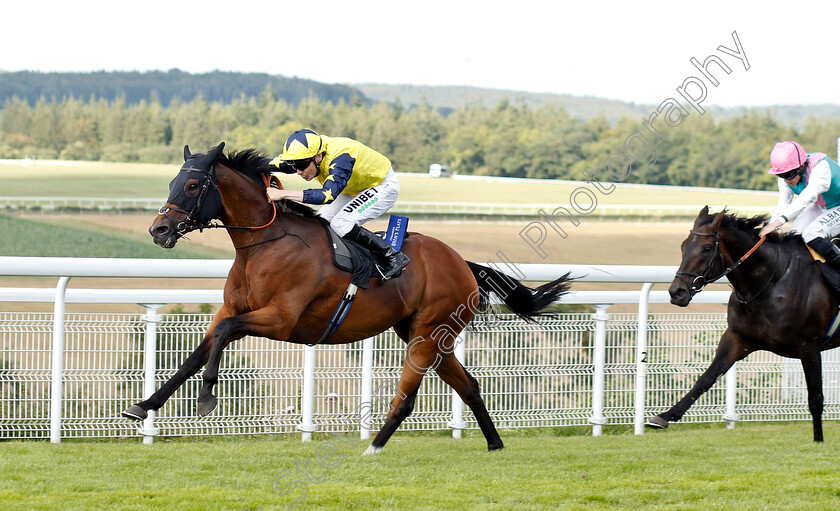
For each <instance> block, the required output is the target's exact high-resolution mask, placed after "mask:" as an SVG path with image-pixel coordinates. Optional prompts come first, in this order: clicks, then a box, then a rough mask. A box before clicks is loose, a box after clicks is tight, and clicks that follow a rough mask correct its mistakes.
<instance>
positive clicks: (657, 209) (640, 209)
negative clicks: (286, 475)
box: [0, 197, 769, 218]
mask: <svg viewBox="0 0 840 511" xmlns="http://www.w3.org/2000/svg"><path fill="white" fill-rule="evenodd" d="M164 202H166V200H165V198H163V197H161V198H157V199H154V198H147V199H142V198H141V199H137V198H125V199H120V198H103V197H0V210H4V209H5V210H8V211H17V210H40V211H47V212H49V211H56V210H67V209H71V210H80V211H113V210H116V211H121V210H142V211H157V210H158V209H159V208H160V207H161V206H162V205H163V203H164ZM724 207H726V208H727V209H728V210H729V211H737V212H738V213H739V214H741V215H744V216H751V215H758V214H763V213H767V212H768V210H769V207H768V206H732V205H729V206H724V205H720V206H710V208H711V209H712V210H713V211H717V210H722V209H723V208H724ZM557 208H566V210H568V211H570V212H574V211H575V208H574V207H572V206H571V205H570V204H533V203H529V204H510V203H504V204H496V203H481V202H437V201H434V202H431V201H397V203H396V205H395V206H394V207H393V208H392V212H393V213H394V214H404V215H408V214H411V215H446V216H458V217H507V216H513V217H539V216H540V215H543V216H545V215H548V216H550V215H551V214H552V212H553V211H554V210H555V209H557ZM699 210H700V208H699V207H698V206H696V205H685V204H673V205H656V204H647V205H644V204H599V205H598V207H597V208H596V209H595V210H594V211H592V212H591V213H589V214H588V215H587V216H589V217H608V218H623V217H627V216H633V217H651V216H652V217H663V216H664V217H691V218H693V217H695V216H697V212H698V211H699ZM540 211H543V213H540ZM573 214H574V213H573Z"/></svg>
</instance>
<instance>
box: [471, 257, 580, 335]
mask: <svg viewBox="0 0 840 511" xmlns="http://www.w3.org/2000/svg"><path fill="white" fill-rule="evenodd" d="M467 265H468V266H469V267H470V270H471V271H472V273H473V275H474V276H475V280H476V281H477V282H478V288H479V290H480V291H481V296H480V304H484V303H486V301H487V297H488V295H489V294H490V293H495V294H496V295H498V296H499V298H501V299H502V301H504V302H505V305H507V306H508V307H509V308H510V310H511V311H512V312H513V313H514V314H516V315H517V316H519V317H520V318H522V319H524V320H525V321H529V322H534V321H535V318H536V317H538V316H546V315H550V314H551V313H549V312H544V311H543V309H545V308H546V307H548V306H549V305H551V304H552V303H554V302H556V301H557V300H559V299H560V297H561V296H563V295H564V294H566V293H568V292H569V287H570V286H571V281H573V280H574V279H573V278H571V277H569V274H570V273H571V272H569V273H566V274H565V275H563V276H562V277H560V278H558V279H556V280H553V281H551V282H549V283H547V284H543V285H541V286H540V287H538V288H536V289H532V288H530V287H528V286H526V285H524V284H522V283H521V282H519V281H518V280H516V279H514V278H512V277H509V276H507V275H505V274H504V273H501V272H498V271H496V270H494V269H493V268H490V267H488V266H483V265H480V264H476V263H473V262H470V261H467Z"/></svg>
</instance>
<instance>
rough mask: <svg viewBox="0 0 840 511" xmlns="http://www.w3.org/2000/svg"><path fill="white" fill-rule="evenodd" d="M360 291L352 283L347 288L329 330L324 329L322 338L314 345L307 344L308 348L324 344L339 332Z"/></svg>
mask: <svg viewBox="0 0 840 511" xmlns="http://www.w3.org/2000/svg"><path fill="white" fill-rule="evenodd" d="M358 289H359V288H358V286H356V284H353V283H352V282H351V283H350V285H349V286H347V290H346V291H345V292H344V295H343V296H342V297H341V302H339V303H338V307H336V309H335V312H334V313H333V315H332V318H330V322H329V324H328V325H327V328H325V329H324V332H323V333H322V334H321V337H320V338H319V339H318V340H317V341H315V343H314V344H307V346H316V345H318V344H321V343H322V342H326V341H327V339H329V338H330V337H332V336H333V334H334V333H335V331H336V330H338V327H339V326H341V322H342V321H344V318H345V317H347V313H348V312H350V307H352V306H353V300H355V299H356V290H358Z"/></svg>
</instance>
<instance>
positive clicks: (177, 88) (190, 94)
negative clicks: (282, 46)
mask: <svg viewBox="0 0 840 511" xmlns="http://www.w3.org/2000/svg"><path fill="white" fill-rule="evenodd" d="M269 88H270V89H271V90H272V91H273V92H274V94H276V96H277V97H281V98H283V99H285V100H286V101H288V102H289V103H293V104H298V103H300V101H301V100H303V99H305V98H306V97H308V96H309V95H310V94H312V95H314V96H316V97H317V98H319V99H321V100H325V101H327V100H328V101H332V102H337V101H339V100H340V99H343V100H345V101H354V100H357V99H360V98H359V96H360V95H361V93H360V92H359V91H358V90H357V89H354V88H353V87H350V86H348V85H340V84H325V83H320V82H315V81H312V80H305V79H303V78H287V77H285V76H277V75H268V74H264V73H232V72H226V71H213V72H210V73H203V74H190V73H186V72H184V71H180V70H178V69H171V70H169V71H146V72H142V73H141V72H139V71H108V72H106V71H97V72H93V73H39V72H33V71H17V72H0V104H2V103H3V102H5V100H6V99H8V98H10V97H12V96H17V97H18V98H21V99H25V100H26V101H27V102H28V103H29V104H30V105H31V104H34V103H35V102H36V101H37V100H38V98H40V97H41V96H43V97H45V98H46V99H47V100H50V99H52V98H55V99H56V100H57V101H61V100H62V99H63V98H66V97H71V96H72V97H75V98H77V99H81V100H84V101H87V100H89V99H90V98H91V97H93V98H96V99H100V98H103V99H106V100H108V101H112V100H114V99H117V98H119V97H124V98H125V101H126V103H128V104H136V103H139V102H140V101H142V100H145V101H147V102H148V101H149V100H150V99H151V98H156V99H157V100H158V101H159V102H160V104H161V105H163V106H168V105H169V103H170V102H171V101H172V100H173V99H175V98H178V99H180V100H183V101H192V100H193V99H195V98H196V97H197V96H198V95H199V94H201V95H203V97H204V99H205V100H206V101H208V102H222V103H230V102H231V101H232V100H234V99H236V98H239V97H240V96H242V95H244V96H246V97H258V96H260V95H261V94H263V93H265V92H266V90H267V89H269ZM361 99H364V98H361Z"/></svg>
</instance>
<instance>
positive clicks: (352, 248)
mask: <svg viewBox="0 0 840 511" xmlns="http://www.w3.org/2000/svg"><path fill="white" fill-rule="evenodd" d="M318 220H320V221H321V224H322V225H323V226H324V229H326V230H327V234H328V235H329V238H330V249H331V251H332V259H333V263H334V264H335V266H336V267H337V268H338V269H340V270H342V271H346V272H349V273H352V274H353V277H352V278H351V279H350V283H351V284H354V285H356V286H358V287H360V288H362V289H368V287H370V279H372V278H374V277H379V276H380V275H381V272H380V271H379V270H378V269H377V266H380V267H385V266H386V265H387V261H386V260H385V259H384V258H382V257H381V256H379V255H378V254H373V253H372V252H371V251H370V250H368V249H367V248H365V247H363V246H361V245H359V244H358V243H356V242H354V241H350V240H346V239H344V238H342V237H341V236H339V235H338V233H337V232H335V231H334V230H333V228H332V227H330V223H329V221H327V220H325V219H323V218H321V217H318ZM407 224H408V219H407V218H406V217H400V216H395V215H391V221H390V223H389V225H388V232H387V233H385V232H381V231H380V232H377V233H376V234H377V235H379V236H382V237H383V238H385V239H387V240H388V241H389V243H390V244H391V246H393V247H394V249H395V250H399V249H400V248H401V247H400V246H401V245H402V241H403V237H404V235H405V227H406V225H407ZM397 276H399V275H397ZM395 278H396V277H395Z"/></svg>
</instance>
